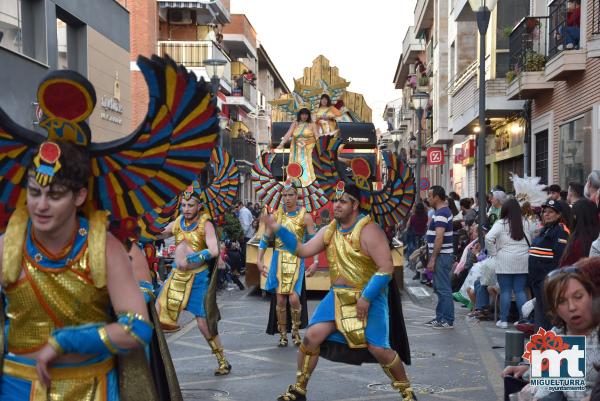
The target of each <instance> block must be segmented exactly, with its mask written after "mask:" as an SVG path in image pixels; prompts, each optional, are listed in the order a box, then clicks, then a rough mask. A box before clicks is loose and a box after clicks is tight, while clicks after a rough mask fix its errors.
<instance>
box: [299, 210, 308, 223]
mask: <svg viewBox="0 0 600 401" xmlns="http://www.w3.org/2000/svg"><path fill="white" fill-rule="evenodd" d="M305 215H306V209H305V208H303V207H301V208H300V210H299V211H298V216H299V219H300V221H301V222H302V221H304V216H305Z"/></svg>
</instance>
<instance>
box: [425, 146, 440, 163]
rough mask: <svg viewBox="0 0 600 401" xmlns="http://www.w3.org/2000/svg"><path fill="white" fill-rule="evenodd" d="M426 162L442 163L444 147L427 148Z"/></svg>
mask: <svg viewBox="0 0 600 401" xmlns="http://www.w3.org/2000/svg"><path fill="white" fill-rule="evenodd" d="M427 164H429V165H436V164H444V149H443V148H427Z"/></svg>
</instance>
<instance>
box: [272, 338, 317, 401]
mask: <svg viewBox="0 0 600 401" xmlns="http://www.w3.org/2000/svg"><path fill="white" fill-rule="evenodd" d="M299 352H300V353H301V354H302V355H303V356H302V364H301V365H300V370H298V371H297V372H296V383H294V384H292V385H290V386H288V388H287V391H286V392H285V393H283V394H282V395H280V396H279V397H278V398H277V400H278V401H306V386H307V385H308V379H310V375H311V373H312V369H311V366H310V365H311V362H312V361H313V360H314V359H316V358H318V357H319V348H317V349H316V350H314V351H308V350H307V349H306V348H304V344H300V350H299Z"/></svg>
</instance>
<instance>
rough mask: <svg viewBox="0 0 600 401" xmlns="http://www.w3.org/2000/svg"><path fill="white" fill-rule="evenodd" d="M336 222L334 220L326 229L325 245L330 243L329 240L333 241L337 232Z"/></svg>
mask: <svg viewBox="0 0 600 401" xmlns="http://www.w3.org/2000/svg"><path fill="white" fill-rule="evenodd" d="M336 224H337V222H336V221H335V220H333V221H332V222H331V223H329V225H328V226H327V228H326V229H325V233H324V235H323V241H324V242H325V245H329V242H331V237H333V233H335V230H336V229H337V227H336Z"/></svg>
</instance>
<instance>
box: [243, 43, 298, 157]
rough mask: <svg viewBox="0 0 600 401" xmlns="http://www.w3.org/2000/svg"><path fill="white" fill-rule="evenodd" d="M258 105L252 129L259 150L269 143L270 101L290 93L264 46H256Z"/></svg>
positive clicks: (271, 110) (271, 108) (271, 107)
mask: <svg viewBox="0 0 600 401" xmlns="http://www.w3.org/2000/svg"><path fill="white" fill-rule="evenodd" d="M257 88H258V105H257V113H256V115H255V116H252V117H253V119H254V127H255V129H254V131H255V133H256V142H257V144H258V147H259V151H262V150H267V149H268V148H269V147H270V143H271V113H272V112H273V106H272V105H271V103H270V102H271V101H272V100H275V99H279V98H280V97H281V96H283V95H286V94H290V93H291V91H290V89H289V88H288V86H287V84H286V83H285V81H284V79H283V77H282V76H281V74H280V73H279V71H278V70H277V67H276V66H275V64H274V63H273V61H272V60H271V58H270V57H269V54H268V53H267V51H266V50H265V48H264V47H263V46H262V45H260V44H259V46H258V80H257Z"/></svg>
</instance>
